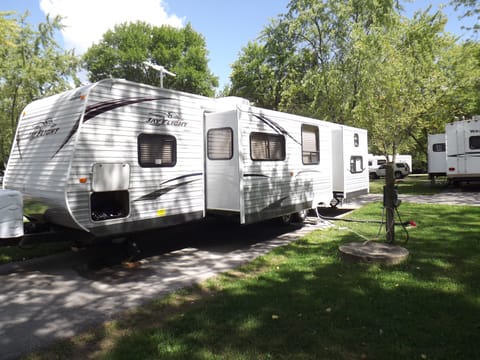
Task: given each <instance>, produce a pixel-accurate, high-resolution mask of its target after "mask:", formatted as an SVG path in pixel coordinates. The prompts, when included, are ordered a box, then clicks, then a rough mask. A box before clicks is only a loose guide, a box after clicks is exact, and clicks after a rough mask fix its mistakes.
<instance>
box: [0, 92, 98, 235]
mask: <svg viewBox="0 0 480 360" xmlns="http://www.w3.org/2000/svg"><path fill="white" fill-rule="evenodd" d="M88 90H89V88H88V87H86V88H82V89H81V90H80V91H79V90H71V91H67V92H64V93H62V94H58V95H54V96H51V97H47V98H44V99H41V100H37V101H34V102H32V103H30V104H29V105H27V106H26V108H25V109H24V111H23V112H22V115H21V117H20V119H19V125H18V127H17V132H16V136H15V141H14V142H13V145H12V150H11V152H10V158H9V161H8V164H7V169H6V172H5V179H4V184H3V186H4V188H5V189H12V190H18V191H20V192H22V193H23V194H24V195H26V196H29V197H32V198H34V199H36V200H37V201H40V202H43V203H44V204H45V205H47V206H48V207H49V208H51V209H56V211H57V214H58V218H63V217H65V216H66V217H67V218H68V215H67V213H68V209H67V203H66V198H65V192H66V184H67V181H68V177H69V166H70V161H71V159H72V156H73V150H74V141H73V140H74V139H75V134H74V135H73V137H72V140H71V141H69V142H67V143H65V139H66V138H68V137H69V134H70V132H71V130H72V127H73V126H74V124H75V122H76V121H77V120H78V119H80V117H81V116H82V113H83V110H84V107H85V100H84V99H85V98H84V95H85V93H87V92H88ZM70 220H71V219H70ZM69 225H70V226H74V227H81V226H79V225H78V224H75V222H72V221H69Z"/></svg>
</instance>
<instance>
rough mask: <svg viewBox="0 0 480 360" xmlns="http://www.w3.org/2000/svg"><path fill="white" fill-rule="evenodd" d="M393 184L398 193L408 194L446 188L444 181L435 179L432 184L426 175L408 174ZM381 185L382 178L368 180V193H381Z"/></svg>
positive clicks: (427, 193)
mask: <svg viewBox="0 0 480 360" xmlns="http://www.w3.org/2000/svg"><path fill="white" fill-rule="evenodd" d="M395 184H396V185H397V186H398V191H399V193H400V194H409V195H432V194H438V193H440V192H442V191H444V190H445V189H447V184H446V182H445V181H443V182H442V181H437V183H436V184H432V183H431V182H430V180H429V179H428V176H427V175H416V174H413V175H409V176H407V177H405V178H403V179H399V180H396V181H395ZM383 185H385V179H384V178H380V179H375V180H370V193H371V194H382V193H383Z"/></svg>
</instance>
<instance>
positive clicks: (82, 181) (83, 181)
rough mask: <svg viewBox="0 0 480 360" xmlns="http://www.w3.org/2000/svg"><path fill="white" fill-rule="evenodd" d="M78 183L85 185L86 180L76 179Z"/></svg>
mask: <svg viewBox="0 0 480 360" xmlns="http://www.w3.org/2000/svg"><path fill="white" fill-rule="evenodd" d="M78 181H79V182H80V184H85V183H86V182H87V178H80V179H78Z"/></svg>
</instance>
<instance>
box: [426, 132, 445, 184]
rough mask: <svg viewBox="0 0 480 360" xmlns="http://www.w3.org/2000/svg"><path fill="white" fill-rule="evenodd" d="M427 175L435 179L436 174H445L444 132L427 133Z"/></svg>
mask: <svg viewBox="0 0 480 360" xmlns="http://www.w3.org/2000/svg"><path fill="white" fill-rule="evenodd" d="M427 154H428V158H427V165H428V176H429V178H430V179H431V180H433V181H435V178H436V177H438V176H446V175H447V156H446V142H445V134H429V135H428V153H427Z"/></svg>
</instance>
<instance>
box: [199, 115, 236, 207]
mask: <svg viewBox="0 0 480 360" xmlns="http://www.w3.org/2000/svg"><path fill="white" fill-rule="evenodd" d="M205 182H206V185H205V186H206V199H205V202H206V208H207V210H218V211H225V212H239V211H240V170H239V159H238V121H237V112H236V110H233V111H227V112H221V113H210V114H208V113H207V114H205Z"/></svg>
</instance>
